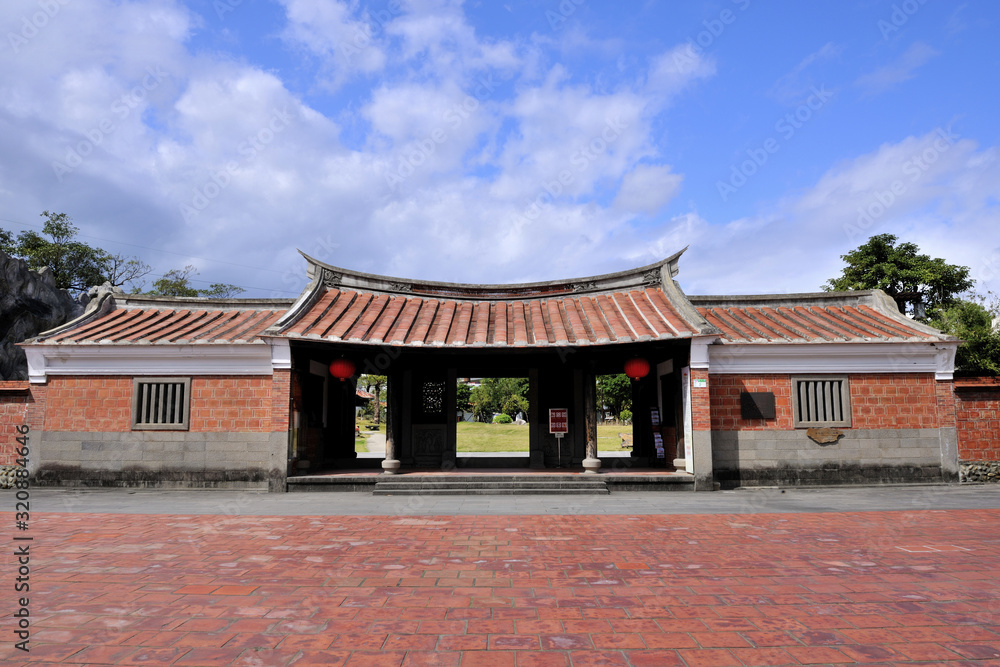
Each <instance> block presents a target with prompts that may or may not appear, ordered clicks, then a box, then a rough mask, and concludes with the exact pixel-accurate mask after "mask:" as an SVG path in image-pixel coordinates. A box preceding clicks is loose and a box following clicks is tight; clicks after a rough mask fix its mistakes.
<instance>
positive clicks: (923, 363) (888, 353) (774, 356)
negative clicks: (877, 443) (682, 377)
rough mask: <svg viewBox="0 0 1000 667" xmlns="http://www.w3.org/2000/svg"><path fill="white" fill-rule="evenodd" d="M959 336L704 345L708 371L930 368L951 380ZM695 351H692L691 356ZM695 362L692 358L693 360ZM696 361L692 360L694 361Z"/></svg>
mask: <svg viewBox="0 0 1000 667" xmlns="http://www.w3.org/2000/svg"><path fill="white" fill-rule="evenodd" d="M958 345H959V341H936V342H924V343H851V344H849V345H845V344H842V343H814V344H806V345H803V344H777V343H772V344H769V345H754V344H748V345H739V344H735V345H734V344H732V343H729V344H723V345H719V344H716V345H709V346H708V348H707V349H708V366H707V367H708V372H709V373H710V374H712V375H727V374H740V375H742V374H773V373H782V374H784V373H934V377H935V379H937V380H950V379H952V376H953V373H954V369H955V350H956V348H957V347H958ZM692 356H693V355H692ZM692 361H693V360H692ZM693 365H694V364H693V363H692V366H693Z"/></svg>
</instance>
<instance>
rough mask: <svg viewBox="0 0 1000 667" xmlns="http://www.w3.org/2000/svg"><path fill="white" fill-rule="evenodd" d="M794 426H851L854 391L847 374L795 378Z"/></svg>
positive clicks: (793, 380) (793, 391) (793, 389)
mask: <svg viewBox="0 0 1000 667" xmlns="http://www.w3.org/2000/svg"><path fill="white" fill-rule="evenodd" d="M792 417H793V425H794V427H795V428H809V427H813V426H850V425H851V391H850V387H849V386H848V383H847V376H846V375H840V376H835V375H817V376H814V377H793V378H792Z"/></svg>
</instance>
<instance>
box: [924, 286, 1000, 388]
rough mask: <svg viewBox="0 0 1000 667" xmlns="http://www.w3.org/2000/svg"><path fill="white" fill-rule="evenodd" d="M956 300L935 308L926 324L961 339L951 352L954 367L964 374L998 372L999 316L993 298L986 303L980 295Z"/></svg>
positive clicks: (998, 303) (999, 367) (995, 300)
mask: <svg viewBox="0 0 1000 667" xmlns="http://www.w3.org/2000/svg"><path fill="white" fill-rule="evenodd" d="M975 299H976V300H974V301H972V300H969V301H967V300H959V301H956V302H955V303H953V304H951V305H950V306H947V307H946V308H941V309H938V310H937V311H936V312H935V313H934V316H933V317H932V318H931V319H930V322H929V323H930V325H931V326H934V327H937V328H938V329H941V330H942V331H944V332H945V333H949V334H951V335H953V336H957V337H958V338H961V339H962V341H963V342H962V344H961V345H959V347H958V351H957V352H956V354H955V369H956V370H958V371H959V372H961V373H963V374H967V375H1000V331H998V330H997V326H996V325H995V322H996V321H997V319H998V318H1000V302H998V301H997V299H996V298H994V299H993V302H992V303H991V304H989V306H987V305H986V304H985V303H984V302H985V299H984V298H982V297H975Z"/></svg>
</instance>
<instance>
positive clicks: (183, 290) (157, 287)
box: [145, 264, 246, 299]
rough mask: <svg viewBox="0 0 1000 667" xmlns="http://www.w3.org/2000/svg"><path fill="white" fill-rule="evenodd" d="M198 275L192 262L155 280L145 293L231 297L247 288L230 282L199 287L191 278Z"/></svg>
mask: <svg viewBox="0 0 1000 667" xmlns="http://www.w3.org/2000/svg"><path fill="white" fill-rule="evenodd" d="M197 275H198V270H197V269H195V268H194V267H193V266H191V265H190V264H189V265H188V266H185V267H184V268H183V269H171V270H170V271H167V272H166V273H164V274H163V275H162V276H160V278H159V279H158V280H154V281H153V289H151V290H150V291H148V292H145V294H149V295H150V296H201V297H210V298H213V299H229V298H231V297H234V296H237V295H239V294H242V293H243V292H245V291H246V290H244V289H243V288H242V287H238V286H236V285H230V284H228V283H212V284H211V285H209V287H208V289H197V288H195V287H192V286H191V280H192V278H193V277H194V276H197Z"/></svg>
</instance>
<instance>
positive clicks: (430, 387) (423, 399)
mask: <svg viewBox="0 0 1000 667" xmlns="http://www.w3.org/2000/svg"><path fill="white" fill-rule="evenodd" d="M444 400H445V383H444V382H438V381H432V382H424V383H423V384H422V385H421V387H420V408H421V412H423V413H424V416H427V417H433V416H438V415H442V414H444Z"/></svg>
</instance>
